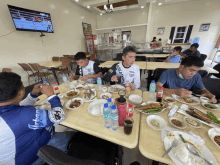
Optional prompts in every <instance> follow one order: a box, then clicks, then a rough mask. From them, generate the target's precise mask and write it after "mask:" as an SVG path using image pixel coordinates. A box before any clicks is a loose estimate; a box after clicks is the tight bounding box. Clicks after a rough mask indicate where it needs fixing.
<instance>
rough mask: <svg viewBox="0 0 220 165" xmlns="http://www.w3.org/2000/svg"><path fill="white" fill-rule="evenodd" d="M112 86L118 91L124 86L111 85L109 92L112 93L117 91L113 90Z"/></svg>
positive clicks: (123, 88)
mask: <svg viewBox="0 0 220 165" xmlns="http://www.w3.org/2000/svg"><path fill="white" fill-rule="evenodd" d="M112 88H117V89H118V91H119V90H120V89H122V90H125V87H124V86H122V85H112V86H111V88H110V92H112V93H118V91H113V89H112Z"/></svg>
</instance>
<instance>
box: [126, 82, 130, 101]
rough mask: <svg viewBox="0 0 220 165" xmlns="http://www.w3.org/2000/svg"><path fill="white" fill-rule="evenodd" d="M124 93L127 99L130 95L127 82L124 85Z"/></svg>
mask: <svg viewBox="0 0 220 165" xmlns="http://www.w3.org/2000/svg"><path fill="white" fill-rule="evenodd" d="M125 92H126V97H128V96H129V95H130V92H131V88H130V85H129V81H126V84H125Z"/></svg>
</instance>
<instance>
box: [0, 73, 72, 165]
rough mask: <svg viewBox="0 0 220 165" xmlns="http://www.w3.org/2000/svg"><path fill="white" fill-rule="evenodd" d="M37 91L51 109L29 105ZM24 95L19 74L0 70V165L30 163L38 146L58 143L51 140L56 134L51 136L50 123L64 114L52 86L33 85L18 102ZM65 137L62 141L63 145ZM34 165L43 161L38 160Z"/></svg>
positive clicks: (55, 121)
mask: <svg viewBox="0 0 220 165" xmlns="http://www.w3.org/2000/svg"><path fill="white" fill-rule="evenodd" d="M39 92H41V93H43V94H45V95H47V97H48V101H49V102H50V104H51V107H52V110H50V111H48V110H43V109H40V108H37V107H34V106H33V105H34V104H35V102H36V101H37V100H38V96H37V95H38V93H39ZM24 94H25V88H24V86H23V83H22V82H21V77H20V76H19V75H17V74H15V73H12V72H10V73H8V72H1V73H0V132H1V133H0V146H1V147H0V164H5V165H6V164H7V165H11V164H14V165H20V164H22V165H27V164H32V163H33V162H35V161H36V160H37V159H38V157H37V152H38V150H39V148H40V147H42V146H44V145H47V144H50V145H53V146H54V147H56V145H58V144H56V142H55V144H53V143H52V142H51V140H54V138H55V136H56V134H55V135H52V134H53V129H52V126H53V125H54V124H59V123H60V122H62V121H63V120H64V119H65V113H64V111H63V109H62V106H61V103H60V99H59V98H58V97H57V96H56V95H54V92H53V88H52V87H51V86H48V85H43V84H37V85H35V87H34V89H33V91H32V92H31V93H30V94H29V95H28V96H27V98H26V99H24V100H23V101H21V100H22V98H23V96H24ZM65 138H66V137H64V138H63V139H62V140H64V141H65V143H66V146H67V143H68V141H67V140H65ZM59 145H60V144H59ZM63 145H64V144H63ZM59 149H61V148H59ZM38 160H39V159H38ZM37 164H43V163H42V162H41V163H40V161H38V163H37Z"/></svg>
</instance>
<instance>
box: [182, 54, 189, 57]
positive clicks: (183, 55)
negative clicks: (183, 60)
mask: <svg viewBox="0 0 220 165" xmlns="http://www.w3.org/2000/svg"><path fill="white" fill-rule="evenodd" d="M180 55H181V56H182V57H188V56H187V55H185V54H183V53H180Z"/></svg>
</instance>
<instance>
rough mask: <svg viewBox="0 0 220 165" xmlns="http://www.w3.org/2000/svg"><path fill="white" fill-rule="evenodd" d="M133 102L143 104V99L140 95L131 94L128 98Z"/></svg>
mask: <svg viewBox="0 0 220 165" xmlns="http://www.w3.org/2000/svg"><path fill="white" fill-rule="evenodd" d="M128 99H129V100H130V101H131V102H132V103H133V104H141V103H142V101H143V99H142V97H141V96H139V95H130V96H129V98H128Z"/></svg>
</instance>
